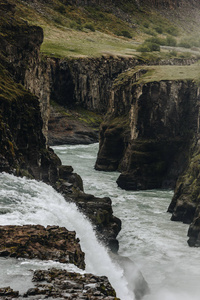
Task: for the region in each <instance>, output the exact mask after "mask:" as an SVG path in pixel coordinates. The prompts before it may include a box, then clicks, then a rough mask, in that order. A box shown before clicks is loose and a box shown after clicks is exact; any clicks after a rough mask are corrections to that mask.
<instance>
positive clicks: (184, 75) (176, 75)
mask: <svg viewBox="0 0 200 300" xmlns="http://www.w3.org/2000/svg"><path fill="white" fill-rule="evenodd" d="M140 70H141V66H138V67H136V68H134V69H131V70H128V71H126V72H124V73H121V74H120V75H119V76H118V77H117V78H116V80H115V81H114V86H115V87H118V86H120V85H124V84H126V83H128V82H129V81H130V79H131V78H133V76H134V74H135V73H137V72H139V71H140ZM142 70H143V74H142V75H141V76H140V77H139V78H138V80H137V81H136V82H135V83H133V84H144V83H148V82H154V81H157V82H159V81H162V80H193V81H194V82H196V83H197V84H199V83H200V64H199V63H196V64H193V65H190V66H170V65H164V66H160V65H157V66H144V68H142Z"/></svg>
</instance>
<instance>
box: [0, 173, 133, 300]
mask: <svg viewBox="0 0 200 300" xmlns="http://www.w3.org/2000/svg"><path fill="white" fill-rule="evenodd" d="M0 224H1V225H24V224H41V225H43V226H47V225H59V226H64V227H66V228H67V229H68V230H75V231H76V233H77V236H78V237H79V238H80V240H81V248H82V250H83V251H84V252H85V254H86V256H85V260H86V271H87V272H91V273H93V274H96V275H105V276H107V277H108V278H109V280H110V282H111V284H112V286H113V287H114V288H115V290H116V292H117V295H118V297H120V298H121V299H124V300H132V299H134V295H133V293H132V292H131V291H129V290H128V287H127V281H126V280H125V278H124V277H123V270H122V269H121V268H120V267H119V266H117V265H115V264H114V263H113V262H112V260H111V258H110V257H109V255H108V253H107V251H106V249H105V248H104V247H103V246H102V245H101V244H100V243H99V242H98V241H97V238H96V236H95V233H94V230H93V228H92V225H91V224H90V222H89V221H88V220H87V219H86V218H85V217H84V216H83V215H82V214H81V213H80V212H79V211H78V209H77V207H76V205H75V204H73V203H67V202H66V201H65V199H64V198H63V196H62V195H61V194H58V193H57V192H56V191H55V190H54V189H53V188H52V187H51V186H48V185H46V184H44V183H42V182H37V181H35V180H27V179H25V178H17V177H14V176H13V175H9V174H5V173H3V174H0Z"/></svg>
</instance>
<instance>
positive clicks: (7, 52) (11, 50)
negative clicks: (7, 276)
mask: <svg viewBox="0 0 200 300" xmlns="http://www.w3.org/2000/svg"><path fill="white" fill-rule="evenodd" d="M4 2H5V3H2V4H0V16H1V23H0V26H1V31H2V32H3V33H4V35H1V36H0V41H1V44H0V50H1V56H0V62H1V66H0V70H1V73H0V74H1V82H0V84H1V85H0V87H1V102H0V135H1V138H0V146H1V154H0V161H1V165H0V171H1V172H3V171H5V172H9V173H13V174H15V175H17V176H27V177H29V178H34V179H37V180H42V181H44V182H46V183H48V184H51V185H52V186H54V187H55V188H56V189H57V190H59V191H61V190H62V193H63V194H64V195H65V198H66V200H67V201H74V202H76V203H79V202H83V201H82V199H83V197H84V205H82V206H84V209H83V211H84V212H86V211H87V216H88V217H89V219H90V220H91V221H92V222H93V224H94V225H95V226H96V228H97V231H98V232H99V236H101V237H102V233H104V234H105V236H104V241H105V242H106V244H107V245H114V244H115V246H114V247H113V250H115V251H117V249H118V242H117V240H116V236H117V234H118V232H119V230H120V228H121V227H120V221H119V220H118V219H117V218H115V217H114V216H113V212H112V207H111V200H110V199H109V200H108V199H106V200H104V199H102V200H101V199H98V198H95V197H93V196H91V195H85V194H84V193H83V186H82V180H81V178H80V176H78V175H77V174H75V173H73V169H72V168H70V167H62V166H61V162H60V159H59V158H58V157H57V156H56V155H55V153H54V152H53V150H52V149H50V148H49V147H48V146H47V145H46V140H45V137H44V133H45V131H46V124H47V119H48V118H47V117H46V116H47V115H48V109H49V99H50V98H49V96H50V90H49V83H50V81H49V77H48V80H47V78H46V76H47V75H48V72H49V68H48V66H50V62H49V59H43V60H42V59H41V56H40V45H41V43H42V39H43V32H42V29H41V28H39V27H36V26H29V25H28V24H27V23H26V22H24V21H23V20H22V19H21V18H18V17H17V13H16V11H15V6H14V5H13V4H11V3H9V1H4ZM27 66H28V67H27ZM20 83H22V84H24V85H25V86H26V87H27V88H29V89H30V90H31V92H34V93H35V95H36V96H39V98H40V103H39V100H38V98H37V97H36V96H34V95H33V94H31V93H30V92H28V91H27V90H25V89H24V88H23V86H22V85H21V84H20ZM41 116H42V118H41ZM42 130H43V132H42ZM61 186H62V188H61ZM80 191H81V194H80ZM79 194H80V195H79ZM91 198H92V199H93V202H95V205H91ZM104 204H105V205H104ZM87 206H88V207H87ZM103 206H105V208H103ZM79 207H80V209H81V205H79ZM91 207H92V209H93V211H92V210H91ZM99 216H101V217H99ZM105 220H106V221H105ZM104 225H106V229H105V230H104ZM106 232H107V233H108V236H107V237H106ZM114 240H115V242H113V241H114Z"/></svg>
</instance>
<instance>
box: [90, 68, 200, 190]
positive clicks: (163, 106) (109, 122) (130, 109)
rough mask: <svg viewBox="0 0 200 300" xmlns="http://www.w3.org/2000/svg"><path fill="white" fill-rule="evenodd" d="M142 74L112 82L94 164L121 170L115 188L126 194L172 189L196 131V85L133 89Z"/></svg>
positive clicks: (168, 83)
mask: <svg viewBox="0 0 200 300" xmlns="http://www.w3.org/2000/svg"><path fill="white" fill-rule="evenodd" d="M144 72H145V71H144V70H141V71H139V72H136V73H133V74H132V75H131V76H130V77H129V76H128V75H126V73H124V79H123V77H122V79H121V77H119V81H118V82H116V83H114V85H113V91H112V93H111V98H110V108H109V111H108V114H107V117H106V119H105V122H104V123H103V124H102V126H101V131H100V149H99V153H98V158H97V162H96V165H95V167H96V169H98V170H116V169H118V170H119V171H121V172H122V174H121V175H120V176H119V178H118V180H117V183H118V185H119V186H120V187H121V188H124V189H127V190H129V189H130V190H137V189H152V188H161V187H162V188H163V187H164V188H168V187H174V186H175V183H176V180H177V178H178V176H179V175H180V174H181V173H182V172H183V170H184V169H185V167H186V166H187V162H188V158H189V157H188V153H189V149H190V147H191V144H192V142H193V136H194V133H195V132H196V129H197V119H198V109H197V107H198V101H199V100H198V98H199V97H198V89H197V86H196V85H195V84H194V83H193V82H192V81H160V82H149V83H145V84H137V83H136V82H137V80H138V78H140V76H141V75H142V74H143V73H144ZM127 73H128V72H127ZM126 77H127V78H126ZM123 80H124V81H123Z"/></svg>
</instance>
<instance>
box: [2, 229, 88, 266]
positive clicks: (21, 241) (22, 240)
mask: <svg viewBox="0 0 200 300" xmlns="http://www.w3.org/2000/svg"><path fill="white" fill-rule="evenodd" d="M0 256H1V257H16V258H20V257H22V258H31V259H32V258H38V259H42V260H55V261H59V262H61V263H72V264H74V265H76V266H77V267H79V268H81V269H85V261H84V258H85V255H84V253H83V252H82V251H81V248H80V245H79V239H77V238H76V237H75V232H74V231H68V230H67V229H66V228H64V227H58V226H47V227H46V228H45V227H44V226H41V225H24V226H17V225H10V226H0Z"/></svg>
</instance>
